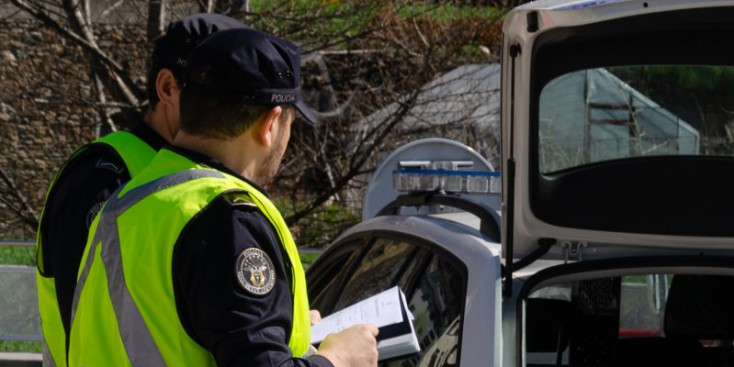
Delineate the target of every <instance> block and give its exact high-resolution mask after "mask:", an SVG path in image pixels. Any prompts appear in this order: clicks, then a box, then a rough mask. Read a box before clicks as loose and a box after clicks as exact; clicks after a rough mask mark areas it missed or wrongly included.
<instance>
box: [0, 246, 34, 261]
mask: <svg viewBox="0 0 734 367" xmlns="http://www.w3.org/2000/svg"><path fill="white" fill-rule="evenodd" d="M35 251H36V248H35V247H28V246H0V264H6V265H28V266H33V265H35V256H36V255H35Z"/></svg>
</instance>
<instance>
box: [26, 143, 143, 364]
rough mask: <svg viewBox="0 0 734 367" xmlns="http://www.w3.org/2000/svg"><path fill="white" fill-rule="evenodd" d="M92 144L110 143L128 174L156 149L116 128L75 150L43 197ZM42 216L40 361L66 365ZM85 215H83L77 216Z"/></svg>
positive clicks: (38, 261) (139, 168)
mask: <svg viewBox="0 0 734 367" xmlns="http://www.w3.org/2000/svg"><path fill="white" fill-rule="evenodd" d="M95 144H104V145H107V146H109V147H111V148H112V149H113V150H114V151H115V152H116V153H117V154H118V155H119V156H120V158H121V159H122V161H123V162H124V163H125V166H126V168H127V171H128V173H129V175H130V177H134V176H135V175H136V174H138V173H139V172H140V171H142V169H143V168H144V167H145V166H146V165H147V164H148V163H149V162H150V161H151V159H153V157H154V156H155V153H156V151H155V150H154V149H153V148H151V147H150V146H149V145H148V144H147V143H145V142H144V141H143V140H141V139H140V138H138V137H137V136H135V135H134V134H131V133H129V132H126V131H118V132H114V133H111V134H108V135H106V136H104V137H102V138H100V139H97V140H95V141H94V142H92V143H90V144H88V145H85V146H83V147H81V148H79V149H77V150H76V151H74V153H73V154H72V155H71V156H70V157H69V159H68V160H67V161H66V162H65V163H64V165H62V166H61V168H60V169H59V171H58V172H57V173H56V176H55V177H54V180H53V181H52V182H51V185H49V189H48V191H47V192H46V200H48V197H49V194H50V193H51V191H52V190H53V188H54V185H55V184H56V182H57V181H58V179H59V178H60V177H62V176H63V175H65V174H66V173H65V169H66V168H67V165H68V164H69V163H70V162H72V161H73V160H74V159H77V158H78V157H79V156H80V155H81V154H83V153H84V152H85V151H87V150H88V149H89V148H90V146H92V145H95ZM43 217H44V216H43V211H42V212H41V216H40V220H39V225H38V231H37V234H36V244H37V246H36V249H37V250H36V266H37V271H36V286H37V291H38V309H39V313H40V316H41V330H42V332H43V365H44V366H53V367H56V366H58V367H65V366H66V365H67V363H66V358H67V356H66V343H67V341H66V333H65V331H64V325H63V322H62V321H61V320H62V319H61V312H60V310H59V305H58V298H57V295H56V282H55V277H54V276H47V274H46V269H44V257H43V254H44V251H43V249H44V246H43V239H42V236H41V234H42V232H41V223H43ZM84 219H85V218H82V219H80V220H84Z"/></svg>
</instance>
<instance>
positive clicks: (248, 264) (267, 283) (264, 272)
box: [235, 247, 275, 296]
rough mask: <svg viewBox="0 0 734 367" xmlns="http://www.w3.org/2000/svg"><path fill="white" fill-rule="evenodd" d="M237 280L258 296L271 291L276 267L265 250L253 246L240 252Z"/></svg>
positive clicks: (243, 287) (236, 269)
mask: <svg viewBox="0 0 734 367" xmlns="http://www.w3.org/2000/svg"><path fill="white" fill-rule="evenodd" d="M235 273H236V274H237V282H238V283H239V284H240V286H241V287H242V289H244V290H245V291H247V292H248V293H251V294H253V295H256V296H264V295H266V294H268V293H270V291H271V290H273V287H274V286H275V267H274V266H273V262H272V261H271V260H270V257H269V256H268V254H266V253H265V251H263V250H261V249H259V248H255V247H251V248H248V249H246V250H244V251H242V252H241V253H240V255H239V256H238V257H237V264H236V265H235Z"/></svg>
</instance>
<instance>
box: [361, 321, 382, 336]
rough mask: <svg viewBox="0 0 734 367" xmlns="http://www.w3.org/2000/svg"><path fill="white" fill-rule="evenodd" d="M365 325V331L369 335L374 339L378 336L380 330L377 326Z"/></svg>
mask: <svg viewBox="0 0 734 367" xmlns="http://www.w3.org/2000/svg"><path fill="white" fill-rule="evenodd" d="M363 325H364V327H365V330H366V331H367V332H368V333H370V335H372V336H373V337H376V336H377V334H379V333H380V329H378V328H377V326H375V325H373V324H363Z"/></svg>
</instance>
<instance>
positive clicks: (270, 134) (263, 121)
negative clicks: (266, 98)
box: [255, 106, 283, 148]
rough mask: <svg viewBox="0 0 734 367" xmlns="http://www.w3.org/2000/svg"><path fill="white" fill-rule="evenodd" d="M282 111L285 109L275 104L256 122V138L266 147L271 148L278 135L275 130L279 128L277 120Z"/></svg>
mask: <svg viewBox="0 0 734 367" xmlns="http://www.w3.org/2000/svg"><path fill="white" fill-rule="evenodd" d="M281 113H283V109H282V108H281V107H280V106H275V107H273V108H270V109H268V110H267V111H265V112H263V113H262V114H261V115H260V118H259V119H258V120H257V121H256V122H255V127H256V129H255V134H256V138H257V140H258V142H259V143H260V144H262V146H263V147H264V148H270V147H271V146H272V145H273V140H274V136H276V131H275V130H276V129H278V124H277V122H278V119H279V118H280V114H281Z"/></svg>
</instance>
